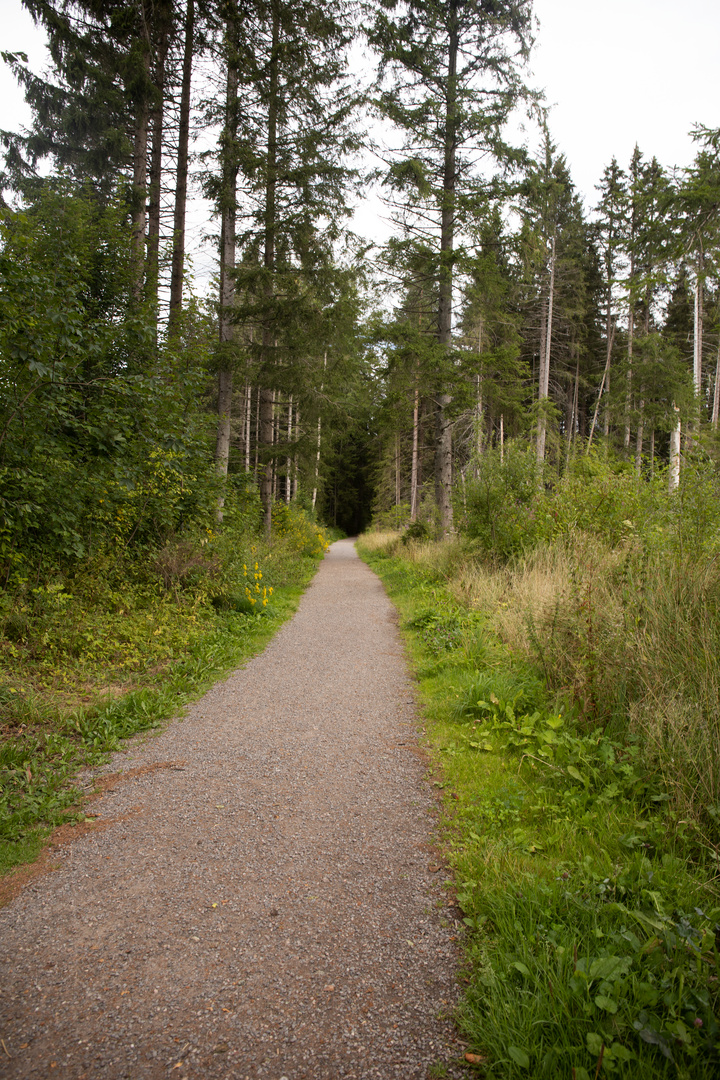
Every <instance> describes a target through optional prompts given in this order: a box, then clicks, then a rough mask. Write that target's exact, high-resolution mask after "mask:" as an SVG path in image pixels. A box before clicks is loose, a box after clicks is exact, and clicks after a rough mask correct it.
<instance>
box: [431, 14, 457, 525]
mask: <svg viewBox="0 0 720 1080" xmlns="http://www.w3.org/2000/svg"><path fill="white" fill-rule="evenodd" d="M457 7H458V0H450V16H449V20H448V21H449V35H448V75H447V95H446V102H445V131H444V143H445V145H444V161H443V186H442V196H441V198H442V205H441V208H440V280H439V283H438V284H439V303H438V341H439V342H440V345H442V346H444V349H445V351H446V352H449V351H450V346H451V344H452V301H453V249H454V245H455V182H456V179H457V166H456V156H457V57H458V49H459V44H460V42H459V32H458V26H457ZM451 401H452V398H451V396H450V394H447V393H445V392H444V391H442V390H440V391H439V392H438V393H437V394H436V396H435V502H436V505H437V509H438V514H439V518H440V528H441V529H442V532H443V533H444V534H447V533H449V532H451V531H452V527H453V511H452V424H451V423H450V420H449V418H448V409H449V407H450V403H451Z"/></svg>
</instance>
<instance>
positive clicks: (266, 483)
mask: <svg viewBox="0 0 720 1080" xmlns="http://www.w3.org/2000/svg"><path fill="white" fill-rule="evenodd" d="M279 48H280V16H279V12H278V10H277V6H276V5H273V13H272V51H271V54H270V91H269V99H268V144H267V162H266V166H267V172H266V178H265V244H264V251H263V265H264V267H265V270H266V271H267V276H266V281H265V298H266V300H267V302H268V309H269V307H270V304H271V302H272V298H273V293H274V283H273V273H274V269H275V230H276V225H277V222H276V213H277V210H276V196H277V122H278V106H279V100H278V95H279V79H278V65H279ZM272 343H273V331H272V327H271V326H270V325H269V323H268V321H267V319H266V322H265V326H264V327H263V361H264V366H265V371H266V372H268V371H269V368H270V352H271V346H272ZM266 377H267V375H266ZM272 421H273V407H272V393H271V392H270V391H269V390H267V389H266V388H263V389H261V390H260V442H261V444H262V447H263V450H264V451H265V455H266V460H265V461H264V462H262V472H261V476H260V502H261V504H262V508H263V521H264V525H265V533H266V535H267V537H268V539H269V538H270V535H271V533H272V433H273V431H272Z"/></svg>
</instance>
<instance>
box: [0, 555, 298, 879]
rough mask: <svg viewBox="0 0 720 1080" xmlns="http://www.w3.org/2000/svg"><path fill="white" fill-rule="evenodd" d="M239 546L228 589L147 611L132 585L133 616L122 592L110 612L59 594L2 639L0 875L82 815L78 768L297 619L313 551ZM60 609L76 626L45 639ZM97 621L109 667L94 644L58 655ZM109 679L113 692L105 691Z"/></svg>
mask: <svg viewBox="0 0 720 1080" xmlns="http://www.w3.org/2000/svg"><path fill="white" fill-rule="evenodd" d="M247 546H248V551H247V555H246V559H245V562H243V561H242V557H241V558H240V560H239V562H238V567H237V573H236V575H235V577H236V580H234V581H233V582H231V586H230V587H228V582H227V581H223V582H221V585H222V588H221V589H215V590H214V591H207V590H205V591H203V592H202V593H201V594H198V591H197V590H195V591H194V593H192V594H190V595H181V594H179V593H178V595H175V596H168V595H167V592H166V591H164V590H155V592H154V593H153V595H152V597H151V598H149V599H148V598H145V602H144V603H143V604H141V603H139V602H138V598H137V590H136V595H135V597H134V599H135V601H136V602H135V605H134V610H133V611H132V617H131V618H130V619H128V618H127V614H126V608H128V606H129V603H130V602H131V601H132V597H131V598H130V599H129V597H128V594H129V593H130V591H131V590H130V589H128V590H126V592H125V593H124V599H123V601H122V606H121V605H118V607H117V609H116V610H115V611H114V612H113V611H112V609H111V607H110V605H109V604H108V603H107V597H106V596H103V597H102V600H103V602H102V603H98V604H95V605H94V606H93V605H91V604H89V603H88V601H87V598H85V602H84V603H80V602H79V600H78V596H77V594H74V595H71V594H70V593H66V594H65V595H67V596H68V597H69V598H70V599H69V600H68V601H67V602H66V603H65V605H64V606H65V607H66V608H71V611H70V612H68V611H67V610H66V611H63V610H62V609H60V610H59V611H58V610H56V611H54V612H50V613H49V614H48V612H47V610H44V611H43V612H42V614H41V616H40V617H36V618H35V620H34V622H33V620H32V619H31V618H30V617H29V615H27V614H26V615H25V633H24V636H23V637H22V638H20V639H19V638H18V637H15V638H14V639H10V645H11V646H12V648H11V649H10V650H7V649H6V651H5V655H4V656H3V657H2V659H3V661H4V663H3V665H2V676H3V684H2V686H1V687H0V708H3V716H4V721H5V722H4V724H3V725H2V726H1V727H0V875H3V874H7V873H12V871H13V869H14V868H17V867H19V866H21V865H22V864H24V863H27V862H30V861H32V860H33V859H35V858H36V857H37V855H38V854H39V853H40V851H41V850H42V846H43V842H44V840H45V838H46V837H47V836H48V834H49V832H50V830H51V829H52V828H54V827H55V826H57V825H59V824H62V823H63V822H66V821H73V820H82V819H83V817H84V814H83V812H82V810H81V809H80V808H79V806H78V802H79V796H78V789H77V788H76V786H75V785H74V784H73V777H74V776H75V775H76V774H77V772H78V770H79V769H81V768H83V767H86V766H88V765H92V764H97V763H99V762H101V761H102V760H103V759H104V757H105V756H106V755H107V754H108V753H109V752H111V751H113V750H115V749H117V748H118V746H119V745H120V744H121V741H122V740H123V739H126V738H129V737H130V736H132V735H135V734H137V733H139V732H142V731H147V730H150V729H151V728H155V727H157V726H158V725H160V724H162V723H163V722H164V721H167V720H169V719H170V718H172V717H173V716H177V715H178V714H179V713H180V712H181V711H182V706H183V705H184V704H186V703H188V702H190V701H194V700H196V699H197V698H198V697H200V696H201V695H202V694H203V693H204V692H205V691H206V690H208V689H209V688H210V687H211V686H212V685H213V683H215V682H216V681H217V680H218V679H220V678H222V676H223V675H225V674H227V673H228V672H229V671H231V670H232V669H233V668H235V667H237V666H238V665H239V664H241V663H242V662H243V661H245V660H247V659H249V658H250V657H252V656H255V655H256V654H257V653H259V652H260V651H261V650H262V649H263V648H264V646H265V645H266V643H267V642H268V641H269V640H270V639H271V638H272V637H273V635H274V634H275V633H276V631H277V630H278V628H279V627H280V626H281V625H282V623H283V622H285V620H286V619H288V618H289V617H290V616H291V615H292V614H293V613H294V612H295V610H296V608H297V605H298V603H299V600H300V597H301V595H302V593H303V591H304V589H305V587H306V586H307V584H308V583H309V581H310V580H311V578H312V577H313V575H314V573H315V571H316V569H317V565H318V555H319V554H320V553H319V552H317V551H313V553H312V554H311V555H308V554H307V553H306V554H302V553H299V552H297V551H296V550H293V548H292V546H288V545H287V544H285V545H283V544H282V543H279V544H277V545H275V546H274V548H273V549H272V550H270V551H268V550H265V549H263V547H262V545H260V544H259V542H255V543H250V541H248V545H247ZM263 571H264V574H263ZM270 582H274V585H271V584H270ZM263 590H264V593H263ZM45 591H46V590H45ZM59 591H60V590H57V589H56V591H55V595H57V594H58V592H59ZM263 601H266V602H265V603H263ZM26 606H27V605H26ZM68 614H70V615H71V617H72V621H74V626H70V627H64V626H63V627H62V628H61V627H60V626H58V627H57V633H56V634H53V626H52V619H53V617H54V618H56V619H61V618H62V620H63V624H64V623H66V622H67V616H68ZM30 615H32V610H30ZM100 623H102V627H103V631H104V633H105V638H104V641H105V642H107V640H108V638H109V639H110V640H111V641H113V642H114V643H115V650H114V653H113V656H114V658H115V660H114V664H115V666H113V663H112V659H111V658H106V657H105V655H104V653H103V649H102V647H100V648H93V645H92V637H90V646H89V648H88V649H86V650H84V651H83V650H77V649H68V650H66V651H65V652H63V651H62V650H61V649H60V648H59V645H58V642H59V641H62V638H63V634H65V635H66V637H67V638H68V639H69V640H71V641H74V640H76V639H77V630H78V626H80V627H81V628H84V629H86V628H87V627H88V626H91V625H93V624H96V625H97V624H100ZM128 623H130V625H131V627H132V632H129V631H128ZM138 625H142V626H143V633H144V634H145V635H146V640H145V641H144V642H143V641H142V640H141V639H140V637H139V635H138V632H137V626H138ZM48 627H50V629H48ZM178 627H181V628H182V632H179V631H178ZM45 636H47V637H51V636H52V638H53V640H54V643H55V648H54V649H52V650H50V651H49V652H47V653H45V652H43V650H42V649H41V648H39V647H38V641H40V642H41V641H42V638H43V637H45ZM174 638H175V639H177V640H174V641H173V644H172V645H171V646H168V640H169V639H170V640H171V639H174ZM125 641H127V642H129V648H130V650H131V651H132V654H133V655H134V653H135V652H137V653H138V656H139V659H138V661H137V662H135V663H134V664H129V663H128V662H127V652H128V651H127V650H125V649H124V648H122V647H121V645H122V644H123V643H124V642H125ZM5 644H6V645H7V644H8V639H7V637H6V639H5ZM108 679H109V680H110V682H111V683H114V684H115V685H116V686H119V688H120V689H119V692H118V691H117V690H115V692H113V693H110V694H108V692H107V682H108Z"/></svg>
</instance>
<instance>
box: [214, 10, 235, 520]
mask: <svg viewBox="0 0 720 1080" xmlns="http://www.w3.org/2000/svg"><path fill="white" fill-rule="evenodd" d="M236 18H237V9H236V8H233V10H232V12H231V14H230V16H229V18H228V24H227V45H228V68H227V86H226V99H225V127H224V131H223V134H222V192H221V195H220V200H221V208H220V212H221V225H220V327H219V330H220V369H219V371H218V427H217V440H216V443H215V463H216V467H217V470H218V473H219V474H220V476H222V477H226V476H227V472H228V463H229V459H230V417H231V412H232V389H233V369H232V362H231V357H230V345H231V342H232V341H233V339H234V335H235V327H234V322H233V313H232V309H233V306H234V302H235V277H234V270H235V216H236V200H237V165H236V163H235V138H236V134H237V90H238V73H237V55H236V40H237V39H236V33H235V30H236V23H235V19H236ZM224 504H225V497H224V495H223V494H222V493H221V494H220V496H219V498H218V509H217V518H218V521H219V522H221V521H222V518H223V506H224Z"/></svg>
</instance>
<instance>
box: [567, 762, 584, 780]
mask: <svg viewBox="0 0 720 1080" xmlns="http://www.w3.org/2000/svg"><path fill="white" fill-rule="evenodd" d="M567 771H568V775H569V776H572V778H573V780H579V781H580V783H581V784H584V783H585V781H584V780H583V778H582V776H581V774H580V773H579V772H578V770H577V769H576V768H575V766H574V765H568V767H567Z"/></svg>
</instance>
